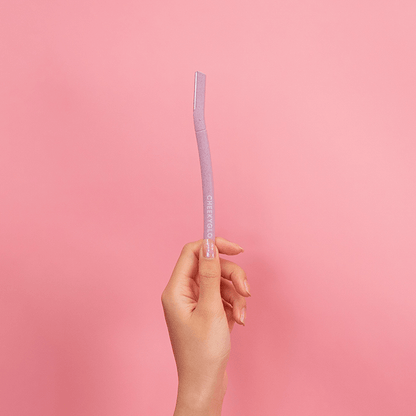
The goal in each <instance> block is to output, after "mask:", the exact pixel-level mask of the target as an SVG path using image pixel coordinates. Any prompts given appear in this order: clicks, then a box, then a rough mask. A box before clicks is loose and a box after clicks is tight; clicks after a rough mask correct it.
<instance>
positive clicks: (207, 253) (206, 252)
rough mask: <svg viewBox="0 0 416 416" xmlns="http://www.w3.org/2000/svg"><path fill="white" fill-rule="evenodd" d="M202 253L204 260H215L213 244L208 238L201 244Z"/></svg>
mask: <svg viewBox="0 0 416 416" xmlns="http://www.w3.org/2000/svg"><path fill="white" fill-rule="evenodd" d="M202 253H203V256H204V257H205V258H206V259H213V258H215V244H214V241H213V240H211V239H210V238H206V239H204V242H203V244H202Z"/></svg>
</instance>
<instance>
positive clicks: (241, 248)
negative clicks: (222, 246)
mask: <svg viewBox="0 0 416 416" xmlns="http://www.w3.org/2000/svg"><path fill="white" fill-rule="evenodd" d="M236 246H237V247H238V248H239V249H240V250H241V251H244V249H243V247H241V246H239V245H238V244H236Z"/></svg>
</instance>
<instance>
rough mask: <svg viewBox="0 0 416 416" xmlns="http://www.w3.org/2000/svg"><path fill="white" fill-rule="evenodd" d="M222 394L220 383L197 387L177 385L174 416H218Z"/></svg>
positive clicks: (183, 383)
mask: <svg viewBox="0 0 416 416" xmlns="http://www.w3.org/2000/svg"><path fill="white" fill-rule="evenodd" d="M223 400H224V394H223V392H222V385H221V383H220V382H218V383H214V384H211V385H204V386H203V387H198V386H197V385H196V383H192V382H189V383H185V382H182V383H179V387H178V397H177V401H176V408H175V413H174V416H220V415H221V409H222V403H223Z"/></svg>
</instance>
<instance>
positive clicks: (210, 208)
mask: <svg viewBox="0 0 416 416" xmlns="http://www.w3.org/2000/svg"><path fill="white" fill-rule="evenodd" d="M205 78H206V77H205V74H203V73H202V72H198V71H197V72H195V89H194V127H195V135H196V140H197V143H198V152H199V162H200V164H201V178H202V194H203V202H204V203H203V205H204V239H206V238H210V239H211V240H214V242H215V206H214V180H213V176H212V164H211V153H210V151H209V142H208V136H207V130H206V127H205V117H204V109H205Z"/></svg>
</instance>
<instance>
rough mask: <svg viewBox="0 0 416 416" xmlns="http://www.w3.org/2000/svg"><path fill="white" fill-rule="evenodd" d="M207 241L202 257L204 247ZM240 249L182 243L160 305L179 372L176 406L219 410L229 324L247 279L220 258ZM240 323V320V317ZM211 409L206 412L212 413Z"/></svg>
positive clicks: (236, 316) (224, 243)
mask: <svg viewBox="0 0 416 416" xmlns="http://www.w3.org/2000/svg"><path fill="white" fill-rule="evenodd" d="M207 241H208V242H211V247H210V248H209V250H208V254H212V255H214V258H205V257H204V256H203V248H204V247H207V245H206V244H203V243H204V242H207ZM242 251H243V250H242V248H241V247H240V246H238V245H237V244H235V243H232V242H230V241H228V240H226V239H224V238H221V237H217V238H216V239H215V244H214V242H213V241H212V240H198V241H195V242H191V243H188V244H186V245H185V246H184V247H183V249H182V252H181V255H180V257H179V259H178V261H177V263H176V266H175V268H174V270H173V273H172V276H171V278H170V280H169V282H168V284H167V286H166V288H165V290H164V291H163V293H162V305H163V310H164V314H165V319H166V323H167V327H168V330H169V336H170V340H171V344H172V349H173V354H174V356H175V361H176V366H177V369H178V378H179V389H178V403H177V405H179V404H180V402H181V403H182V404H183V405H184V406H190V405H192V406H194V407H193V409H194V410H196V409H198V410H199V409H203V408H207V407H208V406H214V407H215V408H216V409H218V407H219V408H220V407H221V406H222V401H223V399H224V395H225V391H226V389H227V373H226V366H227V362H228V359H229V355H230V350H231V340H230V333H231V331H232V329H233V326H234V323H235V322H238V323H239V324H241V325H244V322H243V320H241V318H240V313H241V311H242V310H243V308H245V307H246V299H245V297H247V296H250V294H249V292H248V291H247V290H246V288H245V286H244V282H246V281H247V279H246V274H245V272H244V271H243V269H242V268H241V267H240V266H238V265H237V264H235V263H233V262H231V261H229V260H226V259H222V258H219V253H221V254H228V255H235V254H239V253H241V252H242ZM243 319H244V318H243ZM214 407H210V408H211V409H212V408H214Z"/></svg>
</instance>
